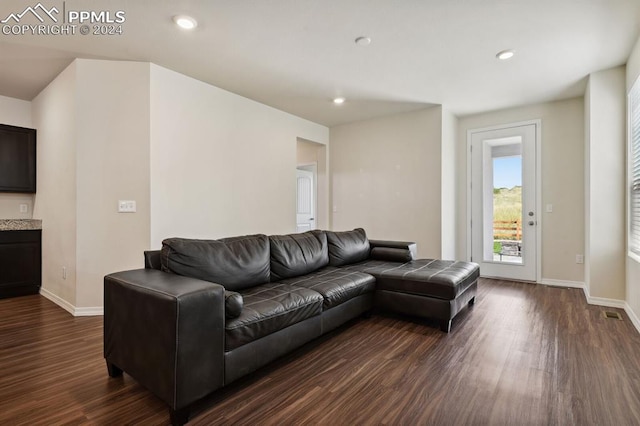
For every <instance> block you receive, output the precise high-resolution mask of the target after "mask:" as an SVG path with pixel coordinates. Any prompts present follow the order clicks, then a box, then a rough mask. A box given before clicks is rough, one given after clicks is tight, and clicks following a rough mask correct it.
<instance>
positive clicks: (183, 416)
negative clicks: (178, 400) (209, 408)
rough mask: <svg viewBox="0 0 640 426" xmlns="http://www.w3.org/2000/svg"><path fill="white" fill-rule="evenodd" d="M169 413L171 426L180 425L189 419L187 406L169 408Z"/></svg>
mask: <svg viewBox="0 0 640 426" xmlns="http://www.w3.org/2000/svg"><path fill="white" fill-rule="evenodd" d="M169 415H170V416H171V424H172V425H173V426H182V425H184V424H185V423H187V422H188V421H189V407H184V408H181V409H179V410H174V409H173V408H169Z"/></svg>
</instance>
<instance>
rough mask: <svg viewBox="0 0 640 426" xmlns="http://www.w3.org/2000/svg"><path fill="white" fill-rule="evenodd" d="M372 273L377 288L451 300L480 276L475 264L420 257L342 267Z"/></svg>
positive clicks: (375, 261) (367, 262)
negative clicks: (401, 262)
mask: <svg viewBox="0 0 640 426" xmlns="http://www.w3.org/2000/svg"><path fill="white" fill-rule="evenodd" d="M343 269H346V270H349V271H359V272H365V273H367V274H371V275H373V276H374V277H375V278H376V280H377V284H376V289H378V290H389V291H395V292H402V293H409V294H417V295H424V296H430V297H436V298H439V299H444V300H452V299H455V298H456V297H458V295H460V294H462V293H464V292H465V291H466V290H467V289H468V288H469V286H471V285H472V284H473V283H474V282H475V281H476V280H477V279H478V277H479V276H480V270H479V268H478V267H477V265H476V264H474V263H469V262H457V261H452V260H434V259H419V260H412V261H410V262H406V263H403V264H398V263H397V262H385V261H379V260H370V261H366V262H362V263H357V264H354V265H349V266H346V267H343Z"/></svg>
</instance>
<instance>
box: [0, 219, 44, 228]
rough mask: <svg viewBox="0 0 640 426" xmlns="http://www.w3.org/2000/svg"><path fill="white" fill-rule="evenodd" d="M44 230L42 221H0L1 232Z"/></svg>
mask: <svg viewBox="0 0 640 426" xmlns="http://www.w3.org/2000/svg"><path fill="white" fill-rule="evenodd" d="M33 229H42V220H40V219H0V231H27V230H33Z"/></svg>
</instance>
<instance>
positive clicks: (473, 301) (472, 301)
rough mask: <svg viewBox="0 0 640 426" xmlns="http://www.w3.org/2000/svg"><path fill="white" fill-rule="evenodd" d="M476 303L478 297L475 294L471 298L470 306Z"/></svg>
mask: <svg viewBox="0 0 640 426" xmlns="http://www.w3.org/2000/svg"><path fill="white" fill-rule="evenodd" d="M475 304H476V297H475V296H473V297H472V298H471V300H469V306H473V305H475Z"/></svg>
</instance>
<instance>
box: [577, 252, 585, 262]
mask: <svg viewBox="0 0 640 426" xmlns="http://www.w3.org/2000/svg"><path fill="white" fill-rule="evenodd" d="M576 263H584V255H583V254H576Z"/></svg>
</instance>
